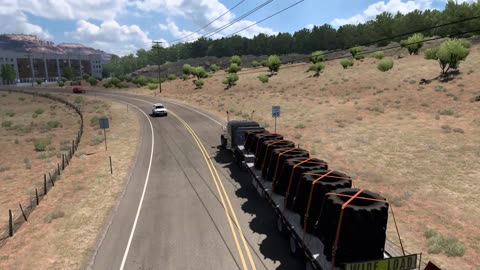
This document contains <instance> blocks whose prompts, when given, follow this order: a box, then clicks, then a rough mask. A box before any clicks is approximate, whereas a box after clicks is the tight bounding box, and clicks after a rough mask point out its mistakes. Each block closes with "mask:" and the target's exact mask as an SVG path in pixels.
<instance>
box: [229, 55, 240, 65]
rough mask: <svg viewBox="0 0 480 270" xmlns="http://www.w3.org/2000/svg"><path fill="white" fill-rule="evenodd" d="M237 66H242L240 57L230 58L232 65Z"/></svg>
mask: <svg viewBox="0 0 480 270" xmlns="http://www.w3.org/2000/svg"><path fill="white" fill-rule="evenodd" d="M231 64H237V65H238V66H241V65H242V59H241V58H240V56H238V55H234V56H232V57H231V58H230V65H231Z"/></svg>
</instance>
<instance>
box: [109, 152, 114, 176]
mask: <svg viewBox="0 0 480 270" xmlns="http://www.w3.org/2000/svg"><path fill="white" fill-rule="evenodd" d="M108 158H109V159H110V174H113V167H112V156H109V157H108Z"/></svg>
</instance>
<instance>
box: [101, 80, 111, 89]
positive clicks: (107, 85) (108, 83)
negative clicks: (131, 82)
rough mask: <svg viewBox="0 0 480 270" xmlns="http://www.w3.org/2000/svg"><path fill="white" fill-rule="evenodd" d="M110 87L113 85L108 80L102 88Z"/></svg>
mask: <svg viewBox="0 0 480 270" xmlns="http://www.w3.org/2000/svg"><path fill="white" fill-rule="evenodd" d="M112 86H113V84H112V81H111V80H109V81H107V82H106V83H104V84H103V87H105V88H111V87H112Z"/></svg>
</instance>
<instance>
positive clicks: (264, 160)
mask: <svg viewBox="0 0 480 270" xmlns="http://www.w3.org/2000/svg"><path fill="white" fill-rule="evenodd" d="M281 142H287V140H279V141H276V142H273V143H270V144H268V145H267V149H266V150H265V155H266V154H267V152H268V148H269V147H270V146H271V145H274V144H277V143H281ZM255 158H257V157H256V156H255ZM265 163H267V159H266V158H264V159H263V164H262V168H263V167H265V165H266V164H265Z"/></svg>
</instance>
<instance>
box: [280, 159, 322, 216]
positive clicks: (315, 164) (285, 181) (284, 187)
mask: <svg viewBox="0 0 480 270" xmlns="http://www.w3.org/2000/svg"><path fill="white" fill-rule="evenodd" d="M308 159H309V158H306V157H301V158H291V159H288V160H287V161H286V162H285V163H283V166H282V170H281V171H280V174H279V175H277V178H276V179H275V181H274V185H273V191H274V192H275V193H277V194H279V195H282V196H286V199H287V207H289V206H290V205H291V204H292V201H293V198H294V196H295V191H296V190H297V184H298V182H299V181H300V177H301V175H302V173H304V172H308V171H312V170H327V169H328V165H327V163H326V162H325V161H323V160H321V159H318V158H312V159H310V160H308ZM307 160H308V161H307ZM300 163H301V164H300ZM299 164H300V165H299ZM294 167H295V169H294ZM292 171H293V177H292V180H291V183H290V177H291V176H292ZM289 186H290V189H289ZM288 189H289V190H288ZM287 191H288V195H287V194H286V193H287Z"/></svg>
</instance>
